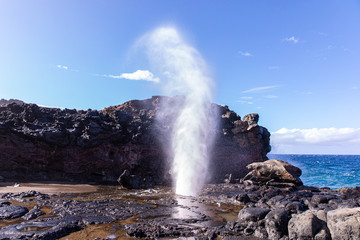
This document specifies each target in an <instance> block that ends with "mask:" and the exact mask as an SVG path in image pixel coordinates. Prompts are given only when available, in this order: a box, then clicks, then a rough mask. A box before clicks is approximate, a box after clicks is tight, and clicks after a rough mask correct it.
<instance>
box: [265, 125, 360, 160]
mask: <svg viewBox="0 0 360 240" xmlns="http://www.w3.org/2000/svg"><path fill="white" fill-rule="evenodd" d="M271 144H272V145H273V146H275V148H276V149H277V152H278V153H281V152H282V153H290V152H289V150H291V151H292V152H293V153H332V154H333V153H337V154H341V153H360V149H359V147H358V146H359V144H360V128H311V129H287V128H282V129H280V130H278V131H276V132H272V133H271ZM286 149H287V150H286ZM284 150H286V152H284Z"/></svg>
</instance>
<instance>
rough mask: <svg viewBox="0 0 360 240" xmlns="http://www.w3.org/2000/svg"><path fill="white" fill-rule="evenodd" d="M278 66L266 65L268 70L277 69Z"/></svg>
mask: <svg viewBox="0 0 360 240" xmlns="http://www.w3.org/2000/svg"><path fill="white" fill-rule="evenodd" d="M279 68H280V67H279V66H268V70H277V69H279Z"/></svg>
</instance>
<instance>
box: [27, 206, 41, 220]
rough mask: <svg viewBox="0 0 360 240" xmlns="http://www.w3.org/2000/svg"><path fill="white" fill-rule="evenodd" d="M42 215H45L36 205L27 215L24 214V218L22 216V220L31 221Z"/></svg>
mask: <svg viewBox="0 0 360 240" xmlns="http://www.w3.org/2000/svg"><path fill="white" fill-rule="evenodd" d="M42 215H45V213H44V212H43V211H41V210H40V207H39V206H37V205H36V206H34V208H33V209H31V210H30V211H29V212H28V213H26V214H25V215H24V216H22V218H23V219H25V220H31V219H35V218H37V217H39V216H42Z"/></svg>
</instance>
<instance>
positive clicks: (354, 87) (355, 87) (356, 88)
mask: <svg viewBox="0 0 360 240" xmlns="http://www.w3.org/2000/svg"><path fill="white" fill-rule="evenodd" d="M351 89H352V90H359V87H358V86H353V87H352V88H351Z"/></svg>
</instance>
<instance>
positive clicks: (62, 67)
mask: <svg viewBox="0 0 360 240" xmlns="http://www.w3.org/2000/svg"><path fill="white" fill-rule="evenodd" d="M56 67H57V68H60V69H64V70H68V69H69V67H68V66H65V65H60V64H59V65H56Z"/></svg>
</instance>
